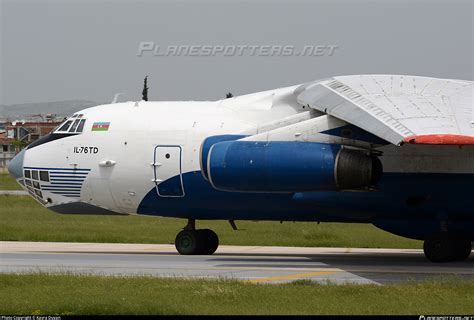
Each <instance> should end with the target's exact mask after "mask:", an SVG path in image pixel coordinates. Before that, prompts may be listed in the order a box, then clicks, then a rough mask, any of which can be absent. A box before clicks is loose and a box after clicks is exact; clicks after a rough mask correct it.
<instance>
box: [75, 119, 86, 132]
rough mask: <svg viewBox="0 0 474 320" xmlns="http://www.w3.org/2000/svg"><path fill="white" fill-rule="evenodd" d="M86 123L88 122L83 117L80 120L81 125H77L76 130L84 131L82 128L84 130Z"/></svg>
mask: <svg viewBox="0 0 474 320" xmlns="http://www.w3.org/2000/svg"><path fill="white" fill-rule="evenodd" d="M85 123H86V119H82V120H81V122H79V126H78V127H77V130H76V132H82V130H84V124H85Z"/></svg>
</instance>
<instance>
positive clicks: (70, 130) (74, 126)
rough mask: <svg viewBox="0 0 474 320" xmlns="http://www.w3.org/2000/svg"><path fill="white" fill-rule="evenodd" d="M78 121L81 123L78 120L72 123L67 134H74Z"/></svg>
mask: <svg viewBox="0 0 474 320" xmlns="http://www.w3.org/2000/svg"><path fill="white" fill-rule="evenodd" d="M79 121H81V120H79V119H78V120H76V121H74V123H73V124H72V126H71V129H69V132H76V129H77V126H78V125H79Z"/></svg>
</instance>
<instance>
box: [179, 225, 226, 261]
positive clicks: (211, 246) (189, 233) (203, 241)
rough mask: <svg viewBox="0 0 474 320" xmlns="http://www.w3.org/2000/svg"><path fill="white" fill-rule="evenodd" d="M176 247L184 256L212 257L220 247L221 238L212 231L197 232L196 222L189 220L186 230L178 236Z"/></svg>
mask: <svg viewBox="0 0 474 320" xmlns="http://www.w3.org/2000/svg"><path fill="white" fill-rule="evenodd" d="M174 245H175V247H176V250H178V252H179V254H182V255H211V254H213V253H214V252H215V251H216V250H217V247H219V238H218V236H217V234H216V233H215V232H214V231H212V230H210V229H202V230H196V224H195V220H194V219H189V220H188V224H187V225H186V227H185V228H184V230H183V231H181V232H180V233H178V235H177V236H176V239H175V242H174Z"/></svg>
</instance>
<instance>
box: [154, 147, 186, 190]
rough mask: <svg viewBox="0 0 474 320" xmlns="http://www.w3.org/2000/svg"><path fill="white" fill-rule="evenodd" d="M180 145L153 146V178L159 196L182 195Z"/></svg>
mask: <svg viewBox="0 0 474 320" xmlns="http://www.w3.org/2000/svg"><path fill="white" fill-rule="evenodd" d="M181 160H182V148H181V146H166V145H159V146H156V147H155V155H154V162H153V166H154V174H155V177H154V180H155V183H156V191H157V192H158V195H159V196H160V197H184V187H183V177H182V171H181Z"/></svg>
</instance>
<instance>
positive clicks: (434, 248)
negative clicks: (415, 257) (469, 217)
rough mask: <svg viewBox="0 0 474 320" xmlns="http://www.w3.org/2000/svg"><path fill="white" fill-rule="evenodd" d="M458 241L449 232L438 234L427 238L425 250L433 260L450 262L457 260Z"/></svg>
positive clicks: (426, 254)
mask: <svg viewBox="0 0 474 320" xmlns="http://www.w3.org/2000/svg"><path fill="white" fill-rule="evenodd" d="M456 243H457V241H456V240H455V239H454V238H453V237H450V236H449V235H447V234H437V235H434V236H431V237H429V238H427V239H425V241H424V243H423V251H424V253H425V256H426V258H427V259H428V260H430V261H431V262H450V261H455V260H457V258H458V257H457V256H458V252H459V250H458V248H457V246H456Z"/></svg>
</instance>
